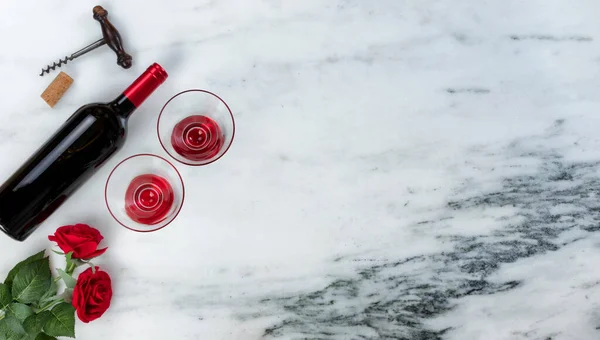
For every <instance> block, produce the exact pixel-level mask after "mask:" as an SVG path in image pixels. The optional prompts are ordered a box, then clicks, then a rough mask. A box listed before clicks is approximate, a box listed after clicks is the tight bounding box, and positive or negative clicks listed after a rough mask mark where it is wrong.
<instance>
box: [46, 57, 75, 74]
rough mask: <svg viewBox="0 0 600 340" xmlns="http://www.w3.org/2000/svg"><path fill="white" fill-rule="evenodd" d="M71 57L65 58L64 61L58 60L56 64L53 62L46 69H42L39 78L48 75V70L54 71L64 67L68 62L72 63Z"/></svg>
mask: <svg viewBox="0 0 600 340" xmlns="http://www.w3.org/2000/svg"><path fill="white" fill-rule="evenodd" d="M73 59H75V58H73V57H69V56H65V58H64V59H59V60H58V63H56V62H54V63H53V64H52V65H48V66H47V67H46V68H43V69H42V73H40V76H43V75H44V74H46V73H50V70H52V71H54V70H56V68H57V67H61V66H62V65H66V64H67V63H68V62H69V61H72V60H73Z"/></svg>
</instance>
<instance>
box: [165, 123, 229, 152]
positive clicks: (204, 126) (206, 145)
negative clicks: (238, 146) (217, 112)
mask: <svg viewBox="0 0 600 340" xmlns="http://www.w3.org/2000/svg"><path fill="white" fill-rule="evenodd" d="M224 143H225V138H224V136H223V133H222V132H221V128H220V127H219V124H218V123H217V122H215V121H214V120H213V119H211V118H209V117H207V116H202V115H193V116H189V117H186V118H184V119H183V120H181V121H180V122H179V123H177V124H176V125H175V127H174V128H173V132H172V133H171V145H172V146H173V149H174V150H175V152H177V153H178V154H180V155H181V156H183V157H185V158H186V159H189V160H191V161H204V160H209V159H211V158H213V157H215V156H216V155H217V154H218V153H219V151H220V150H221V148H222V147H223V144H224Z"/></svg>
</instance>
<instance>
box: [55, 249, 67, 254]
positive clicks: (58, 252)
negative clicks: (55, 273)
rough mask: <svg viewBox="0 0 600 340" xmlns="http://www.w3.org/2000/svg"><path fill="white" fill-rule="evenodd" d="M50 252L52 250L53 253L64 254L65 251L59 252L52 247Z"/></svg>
mask: <svg viewBox="0 0 600 340" xmlns="http://www.w3.org/2000/svg"><path fill="white" fill-rule="evenodd" d="M52 252H53V253H54V254H58V255H64V254H65V253H62V252H60V251H56V250H54V249H53V250H52Z"/></svg>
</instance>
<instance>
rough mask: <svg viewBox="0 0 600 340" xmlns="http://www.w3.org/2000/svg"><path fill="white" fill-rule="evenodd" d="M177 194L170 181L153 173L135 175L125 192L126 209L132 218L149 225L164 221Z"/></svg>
mask: <svg viewBox="0 0 600 340" xmlns="http://www.w3.org/2000/svg"><path fill="white" fill-rule="evenodd" d="M174 201H175V194H174V192H173V188H172V187H171V184H169V181H167V180H166V179H165V178H163V177H161V176H157V175H153V174H144V175H140V176H137V177H135V178H134V179H133V180H132V181H131V183H130V184H129V187H128V188H127V191H126V193H125V211H126V212H127V215H128V216H129V218H131V219H132V220H134V221H136V222H138V223H141V224H147V225H154V224H157V223H160V222H162V221H163V220H164V219H165V218H166V217H167V216H168V215H169V212H170V211H171V208H172V207H173V203H174Z"/></svg>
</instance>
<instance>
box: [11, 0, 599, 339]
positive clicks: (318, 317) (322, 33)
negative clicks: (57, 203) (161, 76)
mask: <svg viewBox="0 0 600 340" xmlns="http://www.w3.org/2000/svg"><path fill="white" fill-rule="evenodd" d="M100 4H102V5H103V6H104V7H105V8H106V9H107V10H108V11H109V12H110V18H111V20H112V21H113V23H114V24H115V26H116V27H118V28H119V30H120V31H121V34H122V35H123V39H124V42H125V45H126V48H127V49H128V50H129V52H130V53H131V54H132V55H133V57H134V67H132V68H131V69H129V70H123V69H121V68H119V67H118V66H117V65H116V64H115V57H114V54H113V53H112V52H111V51H110V50H109V49H106V48H104V49H100V50H98V51H95V52H92V53H91V54H89V55H86V56H83V57H81V58H80V59H77V60H76V61H74V62H73V63H69V64H68V65H67V66H66V67H64V68H63V70H64V71H66V72H67V73H68V74H69V75H71V76H72V77H73V78H74V80H75V83H74V85H73V87H72V88H71V89H70V90H69V92H68V93H67V94H66V96H65V97H64V98H63V99H62V101H61V102H60V103H59V104H58V105H57V106H56V107H55V108H54V109H50V108H49V107H47V106H46V104H45V103H44V102H43V101H42V100H41V99H40V98H39V96H40V94H41V92H42V91H43V89H44V88H45V87H46V86H47V85H48V84H49V82H50V81H51V80H52V78H53V76H51V77H43V78H41V77H39V76H38V73H39V70H40V68H41V67H42V66H44V65H46V64H48V63H49V62H52V61H54V60H56V59H57V58H59V57H62V56H64V55H67V54H70V53H73V52H74V51H76V50H78V49H80V48H81V47H83V46H85V45H87V44H89V43H91V42H93V41H95V40H97V39H98V38H100V37H101V35H100V30H99V28H98V24H97V22H95V21H94V20H93V19H92V17H91V9H92V7H93V6H94V5H96V3H93V2H89V1H76V0H68V1H43V2H36V3H35V4H34V3H33V2H28V1H18V0H4V1H2V2H0V45H1V46H2V50H1V51H0V69H1V70H2V77H0V93H1V98H2V103H3V105H2V110H1V112H0V155H1V156H2V159H3V160H4V161H3V162H2V163H1V164H0V178H3V179H4V178H7V177H8V176H9V175H10V174H11V173H12V172H13V171H14V170H15V169H16V168H17V167H18V166H19V165H20V164H21V163H22V162H23V161H24V160H25V159H26V158H27V156H28V155H29V154H30V153H31V152H33V151H34V150H35V149H36V148H37V147H38V146H39V145H40V144H41V143H43V142H44V141H45V140H46V139H47V138H48V137H49V136H50V135H51V133H52V132H53V131H54V130H55V129H56V128H57V127H59V126H60V125H61V124H62V123H63V122H64V121H65V119H66V118H67V117H69V115H70V114H71V113H72V112H73V111H75V110H76V109H77V108H78V107H79V106H81V105H82V104H85V103H88V102H96V101H108V100H110V99H112V98H113V97H115V96H116V95H117V94H118V93H119V92H120V91H121V90H122V89H123V88H124V87H125V86H127V85H128V84H129V83H130V82H131V81H132V80H133V79H134V78H135V77H136V76H137V75H138V74H140V73H141V72H142V71H143V70H145V68H146V67H147V66H149V65H150V64H151V63H152V62H155V61H156V62H159V63H160V64H162V65H163V66H164V67H165V69H166V70H167V71H168V72H169V75H170V77H169V79H168V81H167V82H166V83H165V84H164V86H162V87H161V88H160V90H159V91H157V92H156V93H155V95H153V96H152V97H151V98H150V99H149V100H148V101H147V102H146V103H145V104H144V105H143V106H142V107H141V108H140V109H139V110H138V111H137V112H136V113H135V115H134V116H133V117H132V118H131V120H130V130H129V137H128V141H127V144H126V146H125V147H124V149H123V150H122V151H120V152H119V153H118V154H117V155H116V156H115V157H113V158H112V159H111V160H110V162H109V163H108V164H107V165H106V166H105V167H104V168H102V169H101V170H100V171H99V173H98V174H96V175H95V176H94V177H93V178H92V179H91V180H90V181H89V182H88V183H87V184H86V185H85V186H84V187H83V188H82V189H81V190H79V191H78V192H77V193H76V195H74V196H73V197H72V198H71V199H70V200H68V201H67V203H66V204H65V205H64V206H63V207H62V208H61V209H60V210H59V211H58V212H57V213H56V214H54V215H53V216H52V217H51V218H50V219H48V220H47V221H46V223H44V224H43V226H42V227H41V228H40V229H38V231H36V232H35V233H34V234H33V235H32V236H31V237H30V238H29V239H28V240H27V241H26V242H24V243H18V242H15V241H12V240H10V239H8V238H7V237H0V249H2V250H1V251H2V261H0V272H6V271H8V269H9V268H10V267H12V265H13V264H14V263H15V262H17V260H18V259H21V258H23V257H24V256H25V255H28V254H31V253H33V252H35V251H37V250H38V249H42V248H49V247H50V243H49V242H48V241H47V238H46V237H47V235H48V234H50V233H52V232H53V231H54V229H55V228H56V227H58V226H61V225H64V224H72V223H77V222H82V223H89V224H91V225H93V226H95V227H97V228H98V229H100V230H101V231H102V233H103V234H104V235H105V237H106V239H105V244H106V245H108V246H109V251H108V252H107V253H106V255H105V256H103V257H102V258H101V260H100V263H99V264H100V265H101V266H102V267H104V268H106V270H107V271H109V272H110V274H111V275H112V277H113V285H114V291H115V295H114V297H113V304H112V306H111V308H110V309H109V311H108V312H107V313H106V314H105V315H104V317H103V318H101V319H99V320H97V321H95V322H92V323H90V324H83V323H78V324H77V334H78V339H85V340H94V339H178V340H179V339H236V340H242V339H344V340H345V339H411V340H412V339H414V340H438V339H460V340H464V339H486V340H500V339H502V340H504V339H506V340H508V339H510V340H513V339H514V340H525V339H527V340H529V339H531V340H563V339H565V340H579V339H590V340H591V339H598V337H599V336H600V330H599V329H600V271H599V270H597V268H596V267H597V266H598V263H599V262H600V201H599V200H598V198H599V195H600V137H598V136H599V135H598V127H599V126H600V114H599V112H600V99H599V96H598V92H599V90H600V40H599V39H600V38H599V36H598V32H599V31H600V21H598V18H597V13H598V12H599V10H600V2H598V1H597V0H571V1H558V0H556V1H548V0H529V1H521V0H490V1H469V0H451V1H440V0H420V1H405V0H378V1H365V0H329V1H325V0H304V1H281V0H262V1H258V0H246V1H244V0H221V1H214V0H200V1H191V0H180V1H166V0H152V1H141V0H137V1H109V0H107V1H105V2H104V3H100ZM53 75H54V74H53ZM188 88H201V89H206V90H210V91H213V92H215V93H217V94H219V95H220V96H221V97H222V98H223V99H225V101H227V103H228V104H229V106H230V107H231V109H232V110H233V112H234V114H235V118H236V125H237V131H236V140H235V141H234V144H233V147H232V148H231V150H230V151H229V153H228V154H227V155H225V157H224V158H222V159H221V160H219V161H218V162H216V163H214V164H211V165H209V166H205V167H199V168H192V167H186V166H183V165H178V168H179V170H180V171H181V172H182V175H183V177H184V180H185V181H186V185H187V187H188V188H191V190H189V193H188V196H187V197H186V202H185V206H184V207H183V210H182V213H181V215H180V216H179V217H178V219H177V220H176V221H175V222H174V223H173V224H172V225H170V226H168V227H167V228H165V229H163V230H161V231H159V232H156V233H150V234H138V233H133V232H130V231H128V230H126V229H124V228H122V227H120V226H119V225H118V224H117V223H115V222H114V221H113V220H112V218H111V217H110V215H109V213H108V211H107V210H106V208H105V205H104V196H103V188H104V183H105V180H106V178H107V176H108V174H109V172H110V170H111V169H112V168H113V167H114V166H115V165H116V164H117V163H118V162H119V161H120V160H122V159H124V158H125V157H127V156H130V155H132V154H135V153H144V152H149V153H157V154H159V155H165V154H164V152H163V150H162V149H161V147H160V145H159V143H158V140H157V138H156V136H155V132H154V131H155V124H156V120H157V116H158V112H159V110H160V108H161V107H162V105H163V104H164V102H165V101H166V100H167V99H168V98H169V97H171V96H172V95H174V94H175V93H177V92H179V91H181V90H184V89H188Z"/></svg>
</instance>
